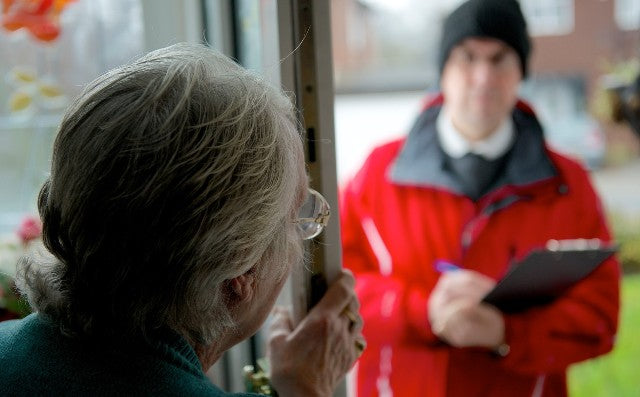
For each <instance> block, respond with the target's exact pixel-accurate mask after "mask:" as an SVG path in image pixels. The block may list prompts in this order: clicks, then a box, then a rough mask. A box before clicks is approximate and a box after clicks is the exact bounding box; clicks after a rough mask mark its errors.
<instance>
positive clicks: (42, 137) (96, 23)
mask: <svg viewBox="0 0 640 397" xmlns="http://www.w3.org/2000/svg"><path fill="white" fill-rule="evenodd" d="M32 3H34V1H28V0H22V1H14V2H13V3H12V5H11V6H9V7H8V8H6V9H4V10H3V21H4V22H5V23H4V24H3V26H2V27H0V186H1V188H0V234H3V233H7V232H10V231H12V230H15V228H16V227H17V225H18V224H19V222H20V220H21V219H22V218H23V217H24V216H26V215H27V214H32V213H34V212H35V211H36V196H37V192H38V190H39V189H40V186H41V185H42V183H43V181H44V180H45V178H46V176H47V173H48V172H49V163H50V155H51V146H52V143H53V139H54V136H55V132H56V127H57V125H58V124H59V122H60V120H61V117H62V113H63V111H64V108H65V107H66V105H68V103H69V101H70V100H71V99H72V98H73V97H74V96H75V95H77V94H78V93H79V91H80V90H81V88H82V86H83V85H84V84H86V83H87V82H89V81H91V80H92V79H93V78H95V77H97V76H98V75H99V74H100V73H103V72H104V71H106V70H108V69H110V68H112V67H114V66H116V65H118V64H120V63H123V62H125V61H127V60H129V59H131V58H133V57H134V56H135V55H137V54H140V53H141V52H142V44H143V37H142V32H143V26H142V18H141V12H142V11H141V7H140V4H139V1H138V0H76V1H68V2H57V3H61V4H62V3H64V8H62V9H56V8H55V6H54V5H52V6H49V7H46V6H43V7H41V8H42V9H44V10H43V11H42V12H41V13H39V14H37V15H36V16H35V17H34V18H33V19H31V20H22V19H21V18H20V16H21V12H22V11H24V10H25V9H27V8H28V7H30V6H32ZM38 3H43V4H44V3H48V2H45V1H40V2H38ZM7 21H9V23H8V22H7ZM47 27H48V28H49V30H48V32H50V33H49V34H48V35H45V34H43V33H42V31H43V30H45V29H44V28H47ZM8 28H10V29H8Z"/></svg>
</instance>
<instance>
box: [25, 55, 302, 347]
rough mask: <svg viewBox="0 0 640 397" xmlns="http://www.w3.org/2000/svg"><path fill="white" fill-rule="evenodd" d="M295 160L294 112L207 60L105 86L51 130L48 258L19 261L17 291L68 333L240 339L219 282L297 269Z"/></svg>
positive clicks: (158, 67)
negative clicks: (171, 333) (167, 331)
mask: <svg viewBox="0 0 640 397" xmlns="http://www.w3.org/2000/svg"><path fill="white" fill-rule="evenodd" d="M301 153H302V151H301V140H300V135H299V125H298V123H297V121H296V117H295V111H294V108H293V105H292V103H291V101H290V99H289V98H288V97H287V96H286V95H284V94H283V93H282V92H281V91H280V90H279V89H276V88H274V87H272V86H270V85H269V84H267V83H266V82H264V81H262V80H261V78H260V77H258V76H256V75H254V74H252V73H250V72H248V71H246V70H244V69H243V68H241V67H240V66H238V65H237V64H236V63H234V62H233V61H231V60H230V59H228V58H227V57H225V56H224V55H221V54H219V53H217V52H215V51H213V50H211V49H209V48H207V47H205V46H201V45H192V44H178V45H174V46H171V47H167V48H164V49H161V50H157V51H154V52H152V53H150V54H148V55H146V56H144V57H142V58H140V59H138V60H136V61H134V62H132V63H131V64H128V65H125V66H122V67H119V68H116V69H114V70H112V71H110V72H107V73H106V74H104V75H103V76H101V77H99V78H97V79H96V80H95V81H93V82H92V83H90V84H89V85H88V86H87V87H86V88H85V90H84V91H83V93H82V94H81V95H80V96H79V97H78V98H77V99H76V100H75V102H74V103H73V104H72V105H71V106H70V107H69V109H68V110H67V112H66V114H65V116H64V118H63V120H62V123H61V125H60V127H59V131H58V135H57V137H56V140H55V143H54V150H53V160H52V168H51V174H50V176H49V178H48V180H47V181H46V182H45V184H44V185H43V187H42V189H41V191H40V195H39V198H38V208H39V212H40V216H41V218H42V220H43V229H44V231H43V240H44V244H45V246H46V248H47V249H48V251H49V252H50V253H51V254H53V256H54V257H55V260H42V259H38V258H36V257H31V258H25V259H23V260H22V262H21V264H20V268H21V270H20V280H19V286H20V287H21V289H22V290H23V291H24V292H25V293H26V294H27V296H28V299H29V302H30V304H31V305H32V307H34V308H35V309H36V310H38V311H40V312H42V313H44V314H45V315H47V316H49V317H51V318H53V319H55V320H56V321H57V322H58V323H59V324H61V327H62V329H63V331H64V332H65V333H67V334H71V335H79V336H92V335H107V336H108V335H109V334H112V335H115V336H122V335H126V334H139V333H142V334H143V335H146V334H148V333H149V332H153V331H154V330H157V329H161V328H163V327H169V328H171V329H173V330H175V331H176V332H178V333H180V334H181V335H183V336H184V337H186V338H187V339H188V340H189V341H190V342H192V343H202V344H209V343H210V342H212V341H213V340H215V339H216V338H218V336H219V335H220V334H221V333H222V332H228V331H229V330H231V329H232V328H233V327H234V322H233V320H232V317H231V315H230V312H229V310H228V307H227V299H228V294H227V293H226V292H227V291H225V288H227V286H226V284H225V280H229V279H231V278H233V277H236V276H239V275H241V274H244V273H246V272H247V271H256V272H259V274H264V272H267V271H268V272H274V271H275V272H278V273H279V275H281V277H286V275H287V274H288V270H289V266H290V265H291V263H292V262H295V261H299V260H301V259H302V256H303V249H302V244H301V242H300V239H299V236H298V235H297V232H296V229H295V226H292V225H293V222H292V220H293V219H294V217H295V216H296V214H297V205H298V204H299V198H300V196H301V195H303V194H304V193H303V189H304V188H305V187H306V180H303V175H304V171H302V172H301V171H300V169H301V167H302V165H301V164H302V163H301V162H302V159H301V156H302V155H301ZM267 264H268V265H267ZM260 272H263V273H260Z"/></svg>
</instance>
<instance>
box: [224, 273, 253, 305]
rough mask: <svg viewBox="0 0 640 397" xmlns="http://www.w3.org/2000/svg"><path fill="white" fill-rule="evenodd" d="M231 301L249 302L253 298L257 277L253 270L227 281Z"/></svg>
mask: <svg viewBox="0 0 640 397" xmlns="http://www.w3.org/2000/svg"><path fill="white" fill-rule="evenodd" d="M226 284H227V292H228V294H229V301H230V302H233V303H240V302H248V301H249V300H251V298H252V297H253V291H254V288H255V275H254V274H253V271H252V270H249V271H247V272H246V273H244V274H242V275H240V276H238V277H234V278H232V279H229V280H227V281H226Z"/></svg>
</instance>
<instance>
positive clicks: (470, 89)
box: [441, 38, 522, 141]
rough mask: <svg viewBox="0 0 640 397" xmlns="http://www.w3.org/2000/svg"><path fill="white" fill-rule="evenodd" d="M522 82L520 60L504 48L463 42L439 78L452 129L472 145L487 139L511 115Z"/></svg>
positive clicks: (488, 41) (495, 42)
mask: <svg viewBox="0 0 640 397" xmlns="http://www.w3.org/2000/svg"><path fill="white" fill-rule="evenodd" d="M521 80H522V71H521V66H520V58H519V57H518V55H517V54H516V52H515V51H514V50H513V49H512V48H511V47H509V46H508V45H507V44H505V43H503V42H502V41H500V40H495V39H485V38H470V39H466V40H464V41H462V42H461V43H460V44H459V45H458V46H456V47H454V48H453V49H452V50H451V53H450V54H449V58H448V59H447V62H446V63H445V65H444V69H443V71H442V77H441V86H442V93H443V95H444V100H445V104H446V107H447V109H448V112H449V117H451V121H452V122H453V125H454V126H455V127H456V128H457V129H458V130H460V132H461V133H462V134H463V135H465V137H466V138H467V139H469V140H471V141H476V140H481V139H484V138H486V137H488V136H489V135H491V134H492V133H493V132H494V131H495V130H496V128H497V127H498V126H499V125H500V123H501V122H502V121H503V120H504V119H505V118H506V117H507V116H508V115H509V114H510V113H511V110H512V109H513V106H514V105H515V103H516V100H517V94H518V86H519V84H520V81H521Z"/></svg>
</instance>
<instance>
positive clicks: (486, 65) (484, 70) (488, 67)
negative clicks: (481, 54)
mask: <svg viewBox="0 0 640 397" xmlns="http://www.w3.org/2000/svg"><path fill="white" fill-rule="evenodd" d="M473 66H474V67H473V81H474V83H476V84H479V85H488V84H492V83H493V82H494V80H495V78H496V76H497V73H498V70H497V68H496V66H495V65H494V64H493V63H492V62H490V61H487V60H483V61H479V62H476V63H475V64H474V65H473Z"/></svg>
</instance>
